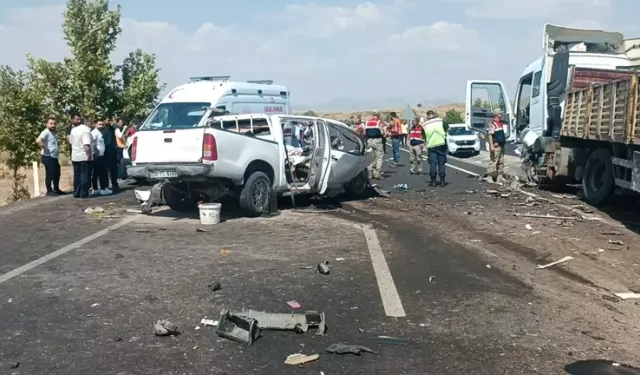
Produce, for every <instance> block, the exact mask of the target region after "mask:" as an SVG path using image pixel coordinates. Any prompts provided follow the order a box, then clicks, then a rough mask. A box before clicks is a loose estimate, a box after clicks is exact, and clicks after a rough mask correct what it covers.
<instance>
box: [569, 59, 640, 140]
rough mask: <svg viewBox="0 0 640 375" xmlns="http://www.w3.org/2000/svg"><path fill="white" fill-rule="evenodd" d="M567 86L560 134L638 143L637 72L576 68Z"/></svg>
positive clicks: (639, 138)
mask: <svg viewBox="0 0 640 375" xmlns="http://www.w3.org/2000/svg"><path fill="white" fill-rule="evenodd" d="M607 81H608V82H607ZM570 87H571V89H570V91H569V92H568V93H567V95H566V98H565V106H564V114H563V122H562V129H561V132H560V134H561V135H562V136H564V137H574V138H583V139H591V140H599V141H608V142H616V143H625V144H640V127H636V125H638V124H640V119H639V117H640V106H639V103H638V96H639V92H638V90H639V88H638V76H637V73H633V72H621V71H603V70H596V69H575V70H574V72H573V74H572V78H571V83H570Z"/></svg>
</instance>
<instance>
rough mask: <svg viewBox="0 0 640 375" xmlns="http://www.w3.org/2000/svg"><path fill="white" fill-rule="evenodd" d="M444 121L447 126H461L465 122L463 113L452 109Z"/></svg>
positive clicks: (445, 115)
mask: <svg viewBox="0 0 640 375" xmlns="http://www.w3.org/2000/svg"><path fill="white" fill-rule="evenodd" d="M442 121H443V122H444V123H445V124H447V125H450V124H461V123H463V122H464V117H463V116H462V112H460V111H458V110H456V109H453V108H452V109H450V110H448V111H447V112H446V113H445V114H444V117H443V118H442Z"/></svg>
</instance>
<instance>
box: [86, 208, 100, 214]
mask: <svg viewBox="0 0 640 375" xmlns="http://www.w3.org/2000/svg"><path fill="white" fill-rule="evenodd" d="M104 212H105V211H104V208H102V207H89V208H87V209H85V210H84V213H85V214H102V213H104Z"/></svg>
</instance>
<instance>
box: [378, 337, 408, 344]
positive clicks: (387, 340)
mask: <svg viewBox="0 0 640 375" xmlns="http://www.w3.org/2000/svg"><path fill="white" fill-rule="evenodd" d="M378 342H379V343H380V344H390V345H409V344H410V343H411V341H409V340H405V339H401V338H399V337H393V336H378Z"/></svg>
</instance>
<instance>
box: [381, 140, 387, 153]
mask: <svg viewBox="0 0 640 375" xmlns="http://www.w3.org/2000/svg"><path fill="white" fill-rule="evenodd" d="M382 152H383V153H385V154H386V153H387V138H384V137H382Z"/></svg>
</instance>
